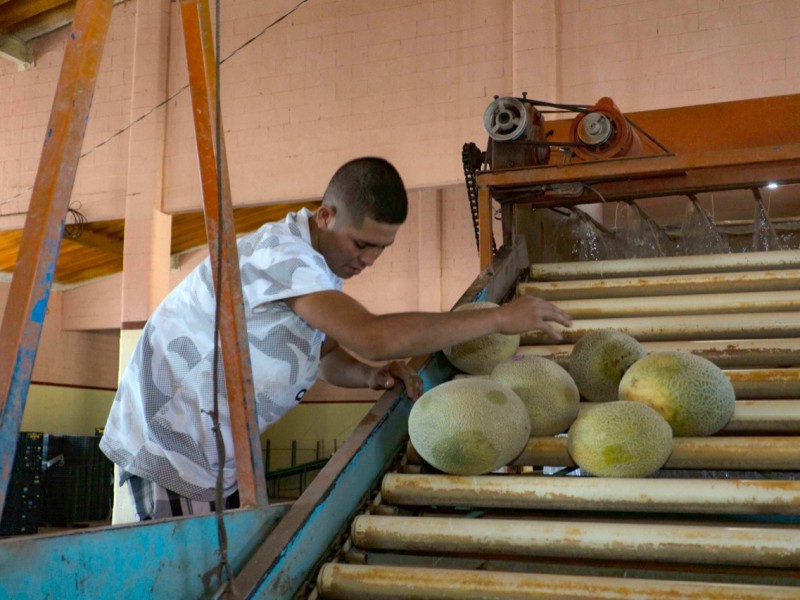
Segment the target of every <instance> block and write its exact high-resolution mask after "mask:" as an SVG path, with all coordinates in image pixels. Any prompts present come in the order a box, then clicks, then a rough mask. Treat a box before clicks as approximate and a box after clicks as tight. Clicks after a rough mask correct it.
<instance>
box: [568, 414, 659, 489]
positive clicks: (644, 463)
mask: <svg viewBox="0 0 800 600" xmlns="http://www.w3.org/2000/svg"><path fill="white" fill-rule="evenodd" d="M567 449H568V450H569V455H570V456H571V457H572V460H574V461H575V464H577V465H578V466H579V467H580V468H581V469H583V470H585V471H588V472H589V473H591V474H592V475H596V476H598V477H647V476H648V475H652V474H653V473H655V472H656V471H658V470H659V469H660V468H661V467H662V466H664V463H666V462H667V459H668V458H669V455H670V453H671V452H672V430H671V429H670V426H669V423H667V422H666V420H664V417H662V416H661V415H660V414H658V412H656V411H655V410H653V409H652V408H650V407H649V406H647V405H645V404H642V403H641V402H625V401H622V400H620V401H619V402H607V403H604V404H597V405H595V406H592V407H591V408H590V409H589V410H586V411H583V410H582V411H581V413H580V415H579V416H578V418H577V419H576V420H575V422H574V423H573V424H572V426H571V427H570V428H569V432H568V433H567Z"/></svg>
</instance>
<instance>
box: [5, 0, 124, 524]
mask: <svg viewBox="0 0 800 600" xmlns="http://www.w3.org/2000/svg"><path fill="white" fill-rule="evenodd" d="M111 6H112V5H111V0H80V1H79V2H78V3H77V5H76V7H75V18H74V20H73V25H72V31H71V32H70V35H69V36H68V38H67V41H66V47H65V49H64V60H63V61H62V64H61V72H60V75H59V80H58V86H57V88H56V94H55V98H54V99H53V107H52V110H51V113H50V119H49V121H48V125H47V133H46V135H45V140H44V145H43V147H42V155H41V159H40V161H39V167H38V169H37V171H36V179H35V181H34V184H33V192H32V194H31V201H30V206H29V207H28V214H27V217H26V219H25V229H24V230H23V233H22V240H21V242H20V248H19V257H18V259H17V265H16V267H15V269H14V276H13V278H12V279H11V288H10V290H9V296H8V302H7V304H6V307H5V310H4V311H3V320H2V324H1V325H0V512H1V511H2V510H3V506H4V505H5V499H6V493H7V491H8V484H9V480H10V479H11V465H12V464H13V463H14V453H15V451H16V447H17V437H18V435H19V428H20V423H21V422H22V414H23V412H24V411H25V401H26V399H27V396H28V387H29V386H30V381H31V373H32V372H33V364H34V361H35V359H36V350H37V349H38V347H39V337H40V335H41V333H42V326H43V324H44V318H45V313H46V311H47V300H48V297H49V295H50V287H51V286H52V284H53V274H54V272H55V265H56V259H57V258H58V253H59V250H60V248H61V237H62V232H63V231H64V220H65V219H66V216H67V207H68V206H69V199H70V196H71V194H72V186H73V183H74V181H75V173H76V170H77V164H78V160H79V156H80V149H81V144H82V143H83V135H84V133H85V131H86V120H87V119H88V115H89V109H90V107H91V104H92V97H93V95H94V87H95V82H96V81H97V74H98V72H99V68H100V59H101V57H102V55H103V46H104V44H105V39H106V34H107V32H108V26H109V21H110V15H111Z"/></svg>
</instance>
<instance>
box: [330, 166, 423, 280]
mask: <svg viewBox="0 0 800 600" xmlns="http://www.w3.org/2000/svg"><path fill="white" fill-rule="evenodd" d="M407 214H408V198H407V195H406V190H405V186H404V185H403V180H402V179H401V178H400V175H399V174H398V172H397V170H396V169H395V168H394V167H393V166H392V165H391V164H390V163H389V162H387V161H386V160H384V159H382V158H375V157H366V158H357V159H355V160H352V161H350V162H348V163H346V164H344V165H343V166H342V167H340V168H339V170H337V171H336V173H335V174H334V175H333V177H332V178H331V181H330V183H329V184H328V187H327V189H326V190H325V194H324V195H323V197H322V206H320V208H319V209H318V210H317V212H316V214H315V218H314V222H315V225H316V228H317V230H318V232H319V241H318V243H317V250H318V251H319V252H320V253H321V254H322V255H323V256H324V257H325V260H326V261H327V262H328V265H329V266H330V268H331V269H332V270H333V272H334V273H336V274H337V275H339V276H340V277H343V278H348V277H352V276H353V275H357V274H358V273H360V272H361V271H362V270H363V269H365V268H366V267H368V266H371V265H372V264H373V263H374V262H375V260H376V259H377V258H378V256H380V254H381V252H383V250H384V249H385V248H386V247H387V246H389V245H391V244H392V243H393V242H394V237H395V235H396V233H397V230H398V229H399V228H400V225H402V223H403V222H404V221H405V220H406V215H407Z"/></svg>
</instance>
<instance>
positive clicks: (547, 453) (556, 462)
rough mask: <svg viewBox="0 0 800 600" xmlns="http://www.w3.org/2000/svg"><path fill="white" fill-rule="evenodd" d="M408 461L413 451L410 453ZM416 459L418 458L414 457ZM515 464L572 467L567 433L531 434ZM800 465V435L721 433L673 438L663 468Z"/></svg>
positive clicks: (758, 468)
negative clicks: (563, 434) (545, 436)
mask: <svg viewBox="0 0 800 600" xmlns="http://www.w3.org/2000/svg"><path fill="white" fill-rule="evenodd" d="M408 457H409V462H412V460H413V459H414V455H412V454H411V453H409V455H408ZM416 460H417V462H418V460H419V459H418V458H416ZM511 464H512V465H515V466H535V467H542V466H552V467H574V466H576V465H575V463H574V462H573V461H572V459H571V458H570V456H569V452H568V451H567V438H566V437H549V438H531V439H530V440H529V441H528V444H527V445H526V446H525V449H524V450H523V451H522V453H521V454H520V455H519V456H518V457H517V458H516V459H514V461H513V462H512V463H511ZM797 465H800V437H797V436H720V437H697V438H674V439H673V440H672V454H671V455H670V457H669V459H667V462H666V464H665V465H664V467H663V468H664V469H716V470H724V471H750V470H755V471H772V470H775V471H792V470H796V469H797Z"/></svg>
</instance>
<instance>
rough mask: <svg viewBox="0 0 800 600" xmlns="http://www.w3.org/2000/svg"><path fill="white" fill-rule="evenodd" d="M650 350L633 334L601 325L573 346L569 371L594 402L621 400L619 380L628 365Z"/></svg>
mask: <svg viewBox="0 0 800 600" xmlns="http://www.w3.org/2000/svg"><path fill="white" fill-rule="evenodd" d="M645 354H647V352H646V350H645V349H644V347H643V346H642V345H641V344H640V343H639V342H637V341H636V340H635V339H634V338H633V337H631V336H629V335H628V334H626V333H623V332H621V331H617V330H616V329H598V330H596V331H590V332H588V333H586V334H584V335H582V336H581V337H580V339H579V340H578V341H577V342H575V345H574V346H573V348H572V353H571V354H570V359H569V374H570V375H572V378H573V379H574V380H575V383H576V385H577V386H578V390H579V391H580V393H581V395H582V396H583V397H584V398H586V399H587V400H588V401H590V402H612V401H614V400H618V399H619V397H618V389H619V382H620V381H621V380H622V376H623V375H624V374H625V372H626V371H627V370H628V368H629V367H630V366H631V365H632V364H633V363H635V362H636V361H637V360H639V359H640V358H642V357H643V356H645Z"/></svg>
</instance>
